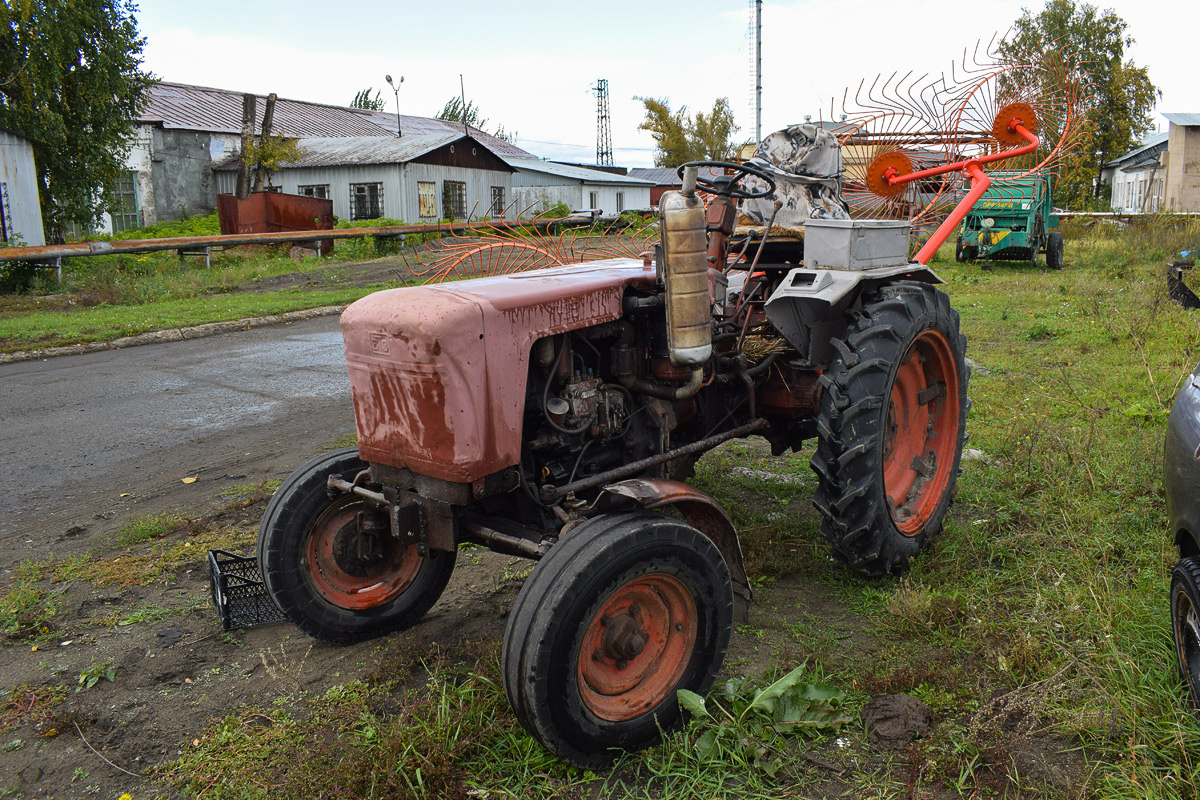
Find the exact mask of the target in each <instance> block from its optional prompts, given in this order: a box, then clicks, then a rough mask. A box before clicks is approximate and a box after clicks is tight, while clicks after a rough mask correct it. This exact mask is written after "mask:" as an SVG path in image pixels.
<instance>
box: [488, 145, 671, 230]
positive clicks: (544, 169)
mask: <svg viewBox="0 0 1200 800" xmlns="http://www.w3.org/2000/svg"><path fill="white" fill-rule="evenodd" d="M503 158H504V161H505V162H506V163H507V164H508V165H509V166H511V167H513V168H514V169H515V170H516V174H515V175H513V179H512V185H513V198H514V199H515V201H516V202H515V204H514V206H515V209H516V211H517V212H518V213H520V214H521V216H524V217H529V216H533V215H535V214H537V213H539V212H541V211H543V210H545V209H547V208H549V207H551V206H553V205H555V204H557V203H566V204H567V205H568V206H570V208H571V210H572V211H580V210H584V209H592V210H599V212H600V213H601V214H606V215H610V216H611V215H616V214H620V213H621V212H622V211H628V210H643V209H648V208H650V190H651V189H652V188H654V182H653V181H648V180H643V179H641V178H631V177H629V176H627V175H620V174H617V173H614V172H606V171H604V170H600V169H590V168H588V167H582V166H577V165H574V164H559V163H557V162H554V161H542V160H541V159H538V158H518V157H515V156H507V155H506V156H503ZM527 209H528V211H527Z"/></svg>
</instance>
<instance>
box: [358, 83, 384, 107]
mask: <svg viewBox="0 0 1200 800" xmlns="http://www.w3.org/2000/svg"><path fill="white" fill-rule="evenodd" d="M372 88H374V87H371V86H368V87H367V88H365V89H363V90H362V91H361V92H357V93H355V95H354V99H353V100H352V101H350V107H351V108H361V109H363V110H364V111H384V110H385V109H384V105H385V104H384V102H383V97H382V96H381V94H380V93H379V92H375V97H374V98H372V97H371V89H372Z"/></svg>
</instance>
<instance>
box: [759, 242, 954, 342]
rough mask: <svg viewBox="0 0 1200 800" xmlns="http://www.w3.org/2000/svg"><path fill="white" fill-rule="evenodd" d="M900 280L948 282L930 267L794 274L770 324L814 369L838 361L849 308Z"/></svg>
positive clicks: (771, 309)
mask: <svg viewBox="0 0 1200 800" xmlns="http://www.w3.org/2000/svg"><path fill="white" fill-rule="evenodd" d="M895 281H920V282H922V283H932V284H939V283H945V281H944V280H942V279H941V278H939V277H938V276H937V273H935V272H934V271H933V270H931V269H930V268H929V267H927V266H925V265H924V264H920V263H912V264H897V265H894V266H888V267H869V268H867V269H809V268H807V267H798V268H796V269H793V270H792V271H791V272H789V273H788V274H787V276H786V277H785V278H784V279H783V282H782V283H780V284H779V287H778V288H776V289H775V291H774V292H772V293H771V296H770V297H769V298H767V303H766V313H767V319H768V320H769V321H770V322H771V324H772V325H774V326H775V329H776V330H778V331H779V333H780V334H781V335H782V336H783V338H784V339H786V340H787V342H788V344H790V345H791V346H792V347H794V348H796V350H797V352H799V353H800V354H801V355H802V356H804V357H805V358H807V359H808V361H809V362H810V363H813V364H823V363H827V362H828V361H830V360H831V358H832V348H831V346H830V340H831V339H832V338H834V337H839V336H840V335H841V334H842V333H844V328H845V320H846V309H848V308H849V307H850V306H851V305H852V304H853V303H854V301H855V300H857V299H858V297H859V296H860V295H862V293H863V292H868V291H871V290H873V289H876V288H878V287H880V286H883V285H885V284H888V283H894V282H895Z"/></svg>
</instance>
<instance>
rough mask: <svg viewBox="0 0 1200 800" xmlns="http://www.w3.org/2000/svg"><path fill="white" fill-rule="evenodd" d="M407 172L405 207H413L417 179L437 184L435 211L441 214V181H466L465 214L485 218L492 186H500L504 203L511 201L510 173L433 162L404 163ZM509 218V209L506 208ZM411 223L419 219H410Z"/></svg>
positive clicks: (490, 198)
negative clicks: (439, 164)
mask: <svg viewBox="0 0 1200 800" xmlns="http://www.w3.org/2000/svg"><path fill="white" fill-rule="evenodd" d="M405 171H406V172H407V175H406V176H405V182H406V184H407V187H406V189H407V195H406V200H407V202H408V204H409V207H410V208H412V209H414V213H415V209H416V208H417V182H418V181H433V182H435V183H436V184H437V190H436V191H437V202H438V214H442V213H444V212H443V209H442V182H443V181H462V182H464V183H466V184H467V215H468V216H470V217H472V218H475V217H487V216H489V214H488V211H489V210H490V209H491V205H492V187H493V186H502V187H504V198H505V199H504V202H505V205H507V204H509V203H511V202H512V196H513V182H512V173H509V172H499V171H493V170H483V169H467V168H465V167H440V166H435V165H433V164H408V165H407V166H406V167H405ZM508 215H509V216H510V217H511V216H512V215H513V212H512V211H511V210H510V211H509V214H508ZM412 221H413V222H419V221H420V220H417V219H413V220H412Z"/></svg>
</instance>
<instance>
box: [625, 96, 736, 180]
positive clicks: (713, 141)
mask: <svg viewBox="0 0 1200 800" xmlns="http://www.w3.org/2000/svg"><path fill="white" fill-rule="evenodd" d="M636 99H637V100H639V101H641V103H642V105H643V106H645V108H646V119H644V120H643V121H642V124H641V125H639V126H638V130H643V131H650V134H651V135H652V136H653V137H654V144H655V152H654V165H655V166H657V167H676V166H679V165H680V164H683V163H685V162H687V161H728V160H729V158H730V157H731V156H732V155H733V153H734V150H735V149H736V142H734V140H733V134H735V133H736V132H737V130H738V126H737V125H736V124H735V123H734V121H733V112H732V111H731V110H730V108H729V98H727V97H722V98H719V99H718V100H717V101H716V102H715V103H713V107H712V111H710V112H709V113H707V114H705V113H704V112H703V111H698V112H696V114H695V115H693V116H691V117H689V116H688V113H687V106H680V107H679V110H678V111H671V105H670V102H669V101H668V100H667V99H666V98H663V99H662V100H658V99H655V98H653V97H638V98H636Z"/></svg>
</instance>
